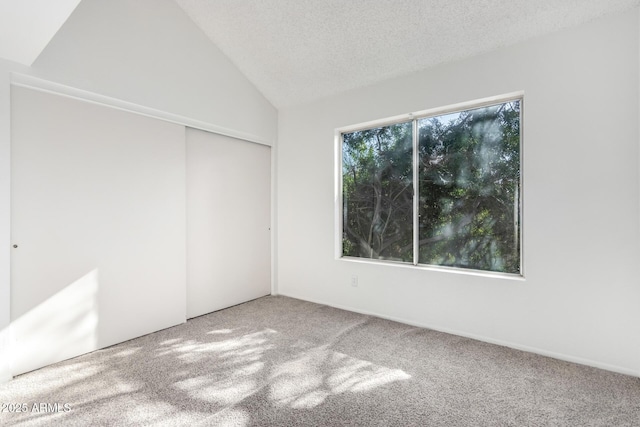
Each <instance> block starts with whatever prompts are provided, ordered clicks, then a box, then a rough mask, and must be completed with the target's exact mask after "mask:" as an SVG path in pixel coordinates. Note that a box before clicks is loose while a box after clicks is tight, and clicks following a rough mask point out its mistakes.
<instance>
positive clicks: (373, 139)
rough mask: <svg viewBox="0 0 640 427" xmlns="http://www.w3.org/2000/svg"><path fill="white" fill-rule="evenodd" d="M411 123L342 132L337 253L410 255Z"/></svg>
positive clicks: (385, 256)
mask: <svg viewBox="0 0 640 427" xmlns="http://www.w3.org/2000/svg"><path fill="white" fill-rule="evenodd" d="M412 140H413V137H412V133H411V123H410V122H409V123H400V124H395V125H391V126H386V127H382V128H378V129H368V130H364V131H359V132H353V133H349V134H345V135H344V136H343V171H342V172H343V194H344V206H343V207H344V226H343V254H344V255H348V256H359V257H365V258H381V259H393V260H402V261H411V259H412V253H413V250H412V239H413V232H412V229H411V226H412V221H413V172H412V167H411V166H412V164H411V163H412V160H411V156H412V154H411V152H412Z"/></svg>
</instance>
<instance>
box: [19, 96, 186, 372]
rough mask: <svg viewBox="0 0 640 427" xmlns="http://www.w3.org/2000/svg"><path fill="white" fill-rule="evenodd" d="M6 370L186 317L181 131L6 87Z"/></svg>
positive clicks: (82, 350) (23, 369) (66, 355)
mask: <svg viewBox="0 0 640 427" xmlns="http://www.w3.org/2000/svg"><path fill="white" fill-rule="evenodd" d="M11 114H12V119H11V120H12V123H11V125H12V147H11V149H12V159H11V161H12V171H11V186H12V188H11V190H12V200H11V215H12V229H11V233H12V240H13V242H12V244H13V245H14V247H13V248H12V251H13V252H12V258H11V320H12V333H13V337H14V339H15V350H16V351H15V353H14V354H15V357H14V363H13V374H14V375H15V374H20V373H22V372H26V371H29V370H32V369H36V368H39V367H41V366H44V365H47V364H50V363H53V362H57V361H59V360H63V359H67V358H70V357H73V356H76V355H79V354H82V353H86V352H89V351H92V350H95V349H98V348H102V347H105V346H109V345H112V344H115V343H118V342H122V341H125V340H128V339H131V338H134V337H137V336H140V335H144V334H147V333H150V332H154V331H157V330H159V329H163V328H167V327H169V326H173V325H176V324H179V323H181V322H184V321H185V314H186V313H185V308H184V307H185V302H186V253H185V252H186V248H185V238H186V225H185V221H186V217H185V203H186V195H185V194H186V190H185V174H186V171H185V142H184V127H183V126H179V125H175V124H170V123H166V122H163V121H159V120H155V119H151V118H147V117H143V116H140V115H136V114H133V113H128V112H123V111H119V110H115V109H112V108H108V107H104V106H99V105H94V104H90V103H87V102H82V101H78V100H74V99H70V98H65V97H62V96H57V95H52V94H48V93H43V92H39V91H35V90H30V89H25V88H21V87H13V88H12V111H11Z"/></svg>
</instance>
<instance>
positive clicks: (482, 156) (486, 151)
mask: <svg viewBox="0 0 640 427" xmlns="http://www.w3.org/2000/svg"><path fill="white" fill-rule="evenodd" d="M418 129H419V153H418V156H419V168H420V169H419V193H420V194H419V195H420V199H419V215H420V216H419V226H420V229H419V254H420V259H419V262H420V263H422V264H435V265H446V266H455V267H463V268H472V269H478V270H489V271H500V272H508V273H519V272H520V230H519V217H520V211H519V197H520V196H519V188H520V101H511V102H507V103H504V104H499V105H493V106H489V107H485V108H478V109H473V110H467V111H462V112H458V113H453V114H447V115H441V116H437V117H429V118H425V119H421V120H419V121H418Z"/></svg>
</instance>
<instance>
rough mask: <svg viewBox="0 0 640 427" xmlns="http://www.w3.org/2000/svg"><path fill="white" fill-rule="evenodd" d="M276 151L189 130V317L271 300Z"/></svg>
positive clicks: (262, 146)
mask: <svg viewBox="0 0 640 427" xmlns="http://www.w3.org/2000/svg"><path fill="white" fill-rule="evenodd" d="M270 182H271V150H270V148H269V147H267V146H264V145H259V144H254V143H250V142H246V141H242V140H239V139H234V138H230V137H226V136H222V135H217V134H213V133H208V132H203V131H199V130H195V129H187V317H189V318H191V317H195V316H200V315H202V314H206V313H210V312H212V311H215V310H220V309H222V308H225V307H229V306H232V305H235V304H239V303H242V302H245V301H249V300H251V299H255V298H258V297H261V296H264V295H268V294H270V293H271V284H270V283H271V273H270V269H271V255H270V253H271V237H270V236H271V232H270V229H269V227H270V222H271V220H270V206H271V196H270V188H271V185H270Z"/></svg>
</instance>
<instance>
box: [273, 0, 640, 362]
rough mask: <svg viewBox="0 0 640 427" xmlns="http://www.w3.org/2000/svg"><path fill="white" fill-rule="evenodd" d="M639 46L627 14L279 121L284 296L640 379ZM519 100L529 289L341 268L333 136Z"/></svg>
mask: <svg viewBox="0 0 640 427" xmlns="http://www.w3.org/2000/svg"><path fill="white" fill-rule="evenodd" d="M638 40H639V38H638V13H631V14H629V13H627V14H624V15H616V16H611V17H607V18H604V19H601V20H599V21H596V22H592V23H590V24H588V25H583V26H581V27H577V28H573V29H570V30H566V31H563V32H559V33H555V34H552V35H550V36H547V37H545V38H540V39H537V40H533V41H530V42H527V43H524V44H519V45H516V46H512V47H509V48H503V49H500V50H497V51H493V52H491V53H487V54H484V55H481V56H477V57H474V58H471V59H468V60H465V61H461V62H457V63H453V64H448V65H444V66H440V67H437V68H434V69H431V70H428V71H424V72H420V73H417V74H413V75H410V76H406V77H404V78H398V79H394V80H391V81H388V82H385V83H382V84H377V85H374V86H371V87H368V88H364V89H361V90H356V91H352V92H349V93H347V94H343V95H341V96H335V97H331V98H328V99H325V100H323V101H320V102H316V103H312V104H309V105H306V106H299V107H296V108H291V109H286V110H283V111H280V117H279V140H278V159H277V161H278V177H277V179H278V199H277V204H278V220H279V222H278V246H279V249H278V291H279V293H281V294H283V295H290V296H294V297H298V298H302V299H306V300H312V301H318V302H322V303H326V304H330V305H334V306H339V307H345V308H349V309H353V310H355V311H360V312H367V313H374V314H377V315H381V316H385V317H389V318H395V319H400V320H402V321H405V322H408V323H414V324H418V325H423V326H427V327H432V328H435V329H440V330H444V331H451V332H454V333H457V334H460V335H466V336H471V337H476V338H479V339H483V340H486V341H490V342H496V343H502V344H505V345H508V346H512V347H516V348H522V349H527V350H531V351H534V352H538V353H543V354H548V355H553V356H555V357H558V358H562V359H568V360H573V361H577V362H581V363H585V364H590V365H595V366H599V367H603V368H606V369H611V370H616V371H620V372H626V373H631V374H634V375H640V309H639V303H640V286H639V285H638V277H640V276H639V273H640V270H639V267H638V259H639V258H640V250H639V242H640V232H639V218H640V211H639V201H640V200H639V176H638V169H639V168H638V165H639V161H638V159H639V153H638V136H639V133H638V107H639V93H638V89H639V87H638V63H639V58H638ZM418 54H419V52H418ZM519 90H524V91H525V101H524V165H523V166H524V193H523V194H524V222H523V233H524V262H525V264H524V268H525V274H526V278H525V280H512V279H496V278H490V277H484V276H482V275H469V274H458V273H451V272H441V271H435V270H429V269H425V268H422V269H421V268H416V267H409V266H407V267H404V266H403V267H396V266H388V265H375V264H371V263H362V262H350V261H345V260H336V259H335V258H334V243H335V232H334V207H335V204H334V130H335V128H337V127H341V126H346V125H351V124H357V123H360V122H365V121H370V120H375V119H381V118H385V117H389V116H394V115H398V114H403V113H409V112H412V111H419V110H424V109H428V108H434V107H439V106H445V105H449V104H453V103H457V102H462V101H469V100H473V99H479V98H484V97H488V96H493V95H500V94H504V93H509V92H514V91H519ZM352 275H357V276H359V287H351V286H350V278H351V276H352Z"/></svg>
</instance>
